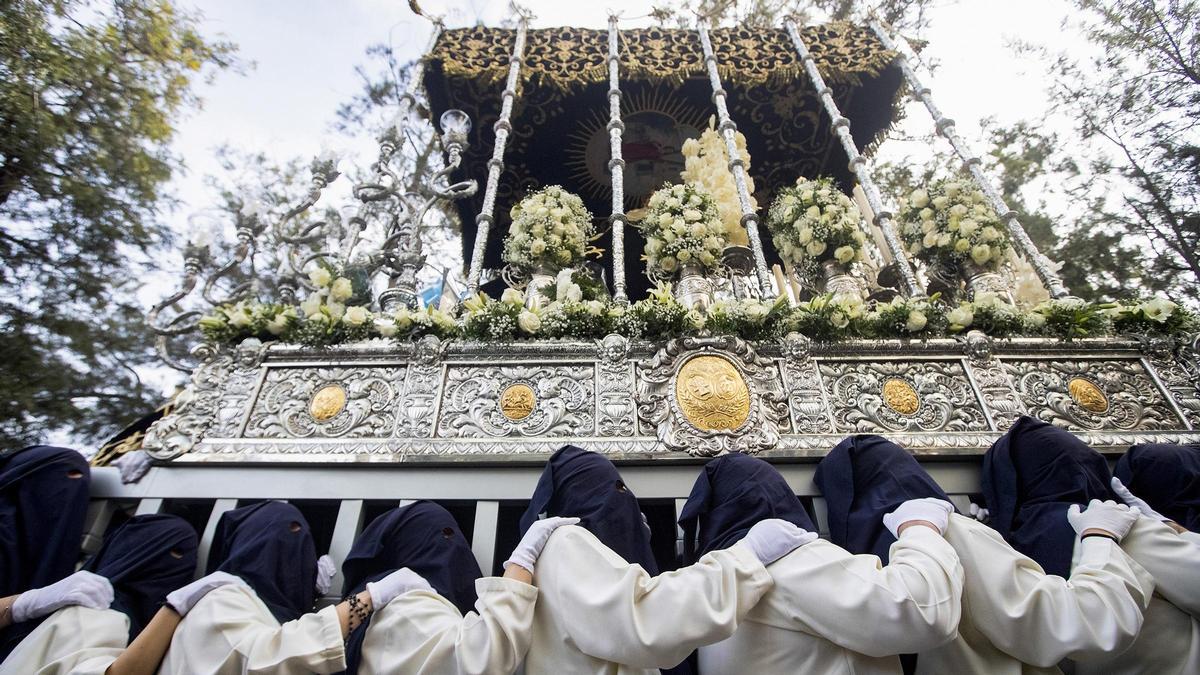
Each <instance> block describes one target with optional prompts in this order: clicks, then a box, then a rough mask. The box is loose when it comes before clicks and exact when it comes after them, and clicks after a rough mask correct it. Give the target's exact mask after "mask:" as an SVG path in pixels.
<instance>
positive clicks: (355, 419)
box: [243, 366, 405, 438]
mask: <svg viewBox="0 0 1200 675" xmlns="http://www.w3.org/2000/svg"><path fill="white" fill-rule="evenodd" d="M404 370H405V369H404V368H403V367H401V366H360V367H354V366H350V367H344V368H336V367H316V366H301V367H290V366H277V367H268V368H267V372H266V376H265V377H264V379H263V384H262V388H261V390H260V391H259V395H258V398H257V399H256V400H255V402H254V408H253V409H252V410H251V412H250V418H249V420H248V422H247V424H246V430H245V433H244V434H243V435H244V436H245V437H246V438H278V437H291V438H377V437H387V436H389V435H391V433H392V430H393V428H394V426H395V424H396V417H395V414H396V409H397V407H398V403H399V396H398V393H399V391H400V384H401V383H402V382H403V380H404Z"/></svg>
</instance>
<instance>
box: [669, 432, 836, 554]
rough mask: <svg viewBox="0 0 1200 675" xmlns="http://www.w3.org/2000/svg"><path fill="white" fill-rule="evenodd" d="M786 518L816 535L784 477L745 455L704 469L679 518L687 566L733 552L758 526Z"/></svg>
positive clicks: (718, 460) (728, 457)
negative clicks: (706, 556)
mask: <svg viewBox="0 0 1200 675" xmlns="http://www.w3.org/2000/svg"><path fill="white" fill-rule="evenodd" d="M768 518H780V519H782V520H786V521H788V522H790V523H792V524H794V525H796V526H797V527H802V528H804V529H805V530H808V531H810V532H816V531H817V527H816V526H815V525H813V522H812V519H811V518H809V515H808V512H807V511H805V510H804V505H803V504H801V503H800V499H799V498H798V497H796V494H795V493H794V492H792V488H791V487H790V486H788V484H787V481H785V480H784V479H783V476H781V475H780V474H779V471H778V470H777V469H776V468H775V467H773V466H771V465H770V464H768V463H767V462H765V461H763V460H761V459H758V458H757V457H751V456H749V455H744V454H741V453H731V454H728V455H723V456H721V457H718V458H716V459H714V460H712V461H710V462H709V463H708V464H706V465H704V470H703V471H702V472H701V473H700V476H699V477H698V478H696V483H695V484H694V485H693V486H692V494H691V495H690V496H689V497H688V500H687V503H686V504H684V507H683V511H682V512H680V515H679V525H680V526H681V527H682V528H683V548H684V562H686V563H688V564H691V563H693V562H695V561H696V560H697V559H698V558H700V556H702V555H704V554H705V553H708V552H709V551H715V550H719V549H723V548H729V547H730V546H733V545H734V544H736V543H737V542H738V541H740V540H741V539H742V537H744V536H746V533H747V532H749V531H750V528H751V527H753V526H754V524H755V523H757V522H759V521H761V520H766V519H768Z"/></svg>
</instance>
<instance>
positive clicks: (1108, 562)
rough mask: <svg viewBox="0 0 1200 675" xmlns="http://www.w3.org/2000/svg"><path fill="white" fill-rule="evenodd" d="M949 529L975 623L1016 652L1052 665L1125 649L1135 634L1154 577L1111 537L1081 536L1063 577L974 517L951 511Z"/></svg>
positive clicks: (1031, 660) (997, 642)
mask: <svg viewBox="0 0 1200 675" xmlns="http://www.w3.org/2000/svg"><path fill="white" fill-rule="evenodd" d="M947 535H948V538H949V541H950V543H951V544H953V545H954V548H955V550H957V551H958V556H959V559H960V560H961V561H962V565H963V569H964V571H965V572H966V589H965V592H964V600H965V603H964V604H965V606H966V611H968V612H969V613H970V615H971V618H972V623H973V624H974V625H975V627H976V628H977V629H978V630H979V631H980V632H981V633H983V634H984V635H985V636H986V637H987V638H988V640H990V641H991V642H992V644H993V645H995V646H996V647H997V648H998V649H1000V650H1001V651H1003V652H1005V653H1007V654H1008V655H1010V656H1012V657H1013V658H1015V659H1017V660H1019V661H1023V662H1025V663H1028V664H1031V665H1034V666H1038V667H1042V668H1049V667H1052V666H1054V665H1056V664H1057V663H1058V662H1059V661H1062V660H1063V659H1074V660H1079V659H1089V658H1098V657H1100V656H1102V655H1111V654H1117V653H1120V652H1122V651H1124V650H1125V649H1127V648H1128V647H1129V646H1130V645H1131V644H1133V641H1134V638H1136V637H1137V634H1138V631H1139V630H1140V629H1141V627H1142V612H1143V610H1144V609H1145V608H1146V606H1147V605H1148V604H1149V602H1150V596H1151V593H1152V592H1153V591H1154V580H1153V579H1152V578H1151V577H1150V575H1149V574H1148V573H1147V572H1146V570H1144V569H1142V567H1141V566H1140V565H1138V564H1137V563H1136V562H1134V561H1133V560H1132V559H1130V557H1129V556H1127V555H1125V553H1124V552H1123V551H1121V549H1120V547H1118V546H1117V545H1116V544H1115V543H1114V542H1113V541H1112V540H1111V539H1107V538H1105V537H1089V538H1087V539H1084V540H1083V541H1081V542H1079V546H1080V547H1081V548H1080V551H1079V560H1078V562H1077V563H1076V564H1075V567H1074V569H1072V571H1071V577H1070V579H1063V578H1062V577H1059V576H1056V575H1051V574H1046V573H1045V572H1044V571H1043V570H1042V568H1041V566H1040V565H1038V564H1037V562H1035V561H1034V560H1032V559H1031V558H1028V557H1026V556H1024V555H1021V554H1020V553H1018V552H1017V551H1016V550H1015V549H1013V547H1011V546H1009V545H1008V543H1007V542H1005V541H1004V539H1003V537H1001V536H1000V533H998V532H996V531H995V530H993V529H991V528H989V527H987V526H985V525H982V524H979V523H976V522H974V521H972V520H971V519H968V518H964V517H962V516H952V517H951V525H950V529H949V530H948V531H947Z"/></svg>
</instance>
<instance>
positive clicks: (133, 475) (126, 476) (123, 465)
mask: <svg viewBox="0 0 1200 675" xmlns="http://www.w3.org/2000/svg"><path fill="white" fill-rule="evenodd" d="M113 466H116V467H117V468H118V469H120V470H121V482H122V483H125V484H129V483H136V482H138V481H139V480H141V479H142V476H145V475H146V472H147V471H149V470H150V455H148V454H146V451H145V450H134V451H133V452H127V453H125V454H124V455H121V456H120V457H118V458H117V460H116V461H115V462H113Z"/></svg>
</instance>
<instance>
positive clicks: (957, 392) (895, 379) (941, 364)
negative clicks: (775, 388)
mask: <svg viewBox="0 0 1200 675" xmlns="http://www.w3.org/2000/svg"><path fill="white" fill-rule="evenodd" d="M819 368H820V373H821V379H822V380H823V383H824V386H825V393H826V396H827V397H828V400H829V407H830V410H831V413H832V415H833V421H834V426H835V428H836V429H837V430H838V431H839V432H843V433H881V434H886V433H891V432H900V431H907V432H920V431H924V432H930V431H987V430H988V429H989V426H988V423H987V417H986V415H984V412H983V408H982V407H981V405H980V403H979V400H978V399H977V398H976V396H975V392H974V391H973V390H972V389H971V385H970V383H969V380H968V379H967V375H966V372H965V371H964V370H963V366H962V363H961V362H959V361H840V360H838V361H820V366H819Z"/></svg>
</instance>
